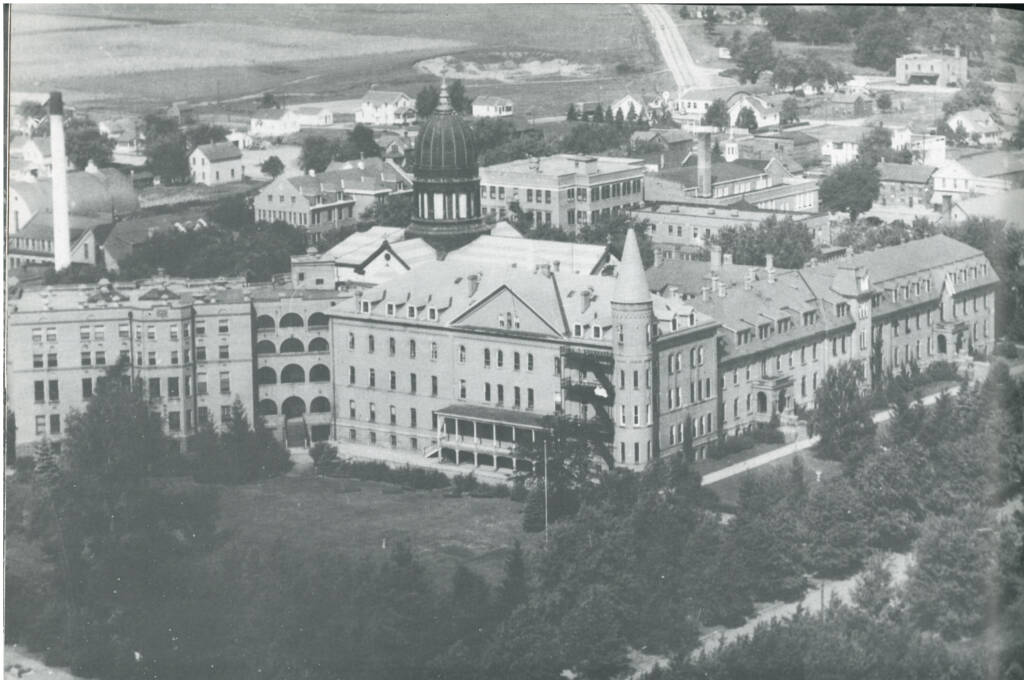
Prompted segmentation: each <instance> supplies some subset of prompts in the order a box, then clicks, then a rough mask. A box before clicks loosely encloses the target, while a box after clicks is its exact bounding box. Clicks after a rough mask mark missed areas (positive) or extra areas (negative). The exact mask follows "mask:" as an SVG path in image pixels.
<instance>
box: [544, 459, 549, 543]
mask: <svg viewBox="0 0 1024 680" xmlns="http://www.w3.org/2000/svg"><path fill="white" fill-rule="evenodd" d="M547 545H548V443H547V441H545V442H544V547H547Z"/></svg>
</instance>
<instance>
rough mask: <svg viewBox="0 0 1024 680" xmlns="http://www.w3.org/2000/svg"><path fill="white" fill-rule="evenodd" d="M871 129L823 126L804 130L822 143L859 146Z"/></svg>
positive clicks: (851, 126)
mask: <svg viewBox="0 0 1024 680" xmlns="http://www.w3.org/2000/svg"><path fill="white" fill-rule="evenodd" d="M870 131H871V129H870V128H867V127H862V126H859V125H823V126H821V127H813V128H804V133H805V134H807V135H809V136H811V137H813V138H815V139H817V140H818V141H820V142H833V143H836V142H842V143H846V144H859V143H860V140H861V138H862V137H863V136H864V135H865V134H867V133H868V132H870Z"/></svg>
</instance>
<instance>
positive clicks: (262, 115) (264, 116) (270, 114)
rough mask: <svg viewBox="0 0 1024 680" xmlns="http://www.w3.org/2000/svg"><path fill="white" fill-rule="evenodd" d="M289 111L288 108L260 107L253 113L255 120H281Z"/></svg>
mask: <svg viewBox="0 0 1024 680" xmlns="http://www.w3.org/2000/svg"><path fill="white" fill-rule="evenodd" d="M287 113H288V109H259V110H257V111H256V112H255V113H253V114H252V117H253V119H255V120H281V119H282V118H284V117H285V115H286V114H287Z"/></svg>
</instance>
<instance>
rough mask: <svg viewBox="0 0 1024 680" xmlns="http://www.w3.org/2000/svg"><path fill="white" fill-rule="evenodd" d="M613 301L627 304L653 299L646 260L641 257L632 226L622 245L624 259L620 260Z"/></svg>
mask: <svg viewBox="0 0 1024 680" xmlns="http://www.w3.org/2000/svg"><path fill="white" fill-rule="evenodd" d="M611 301H612V302H624V303H626V304H638V303H644V302H650V301H651V290H650V288H649V287H648V285H647V274H645V273H644V261H643V258H642V257H640V246H639V245H638V244H637V241H636V234H635V233H634V232H633V229H632V228H630V229H629V231H627V232H626V242H625V243H624V244H623V246H622V260H621V261H620V262H619V273H618V277H617V278H616V280H615V290H614V292H613V293H612V299H611Z"/></svg>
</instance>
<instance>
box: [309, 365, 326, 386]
mask: <svg viewBox="0 0 1024 680" xmlns="http://www.w3.org/2000/svg"><path fill="white" fill-rule="evenodd" d="M330 381H331V369H329V368H327V367H326V366H324V365H323V364H317V365H316V366H314V367H313V368H311V369H309V382H330Z"/></svg>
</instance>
